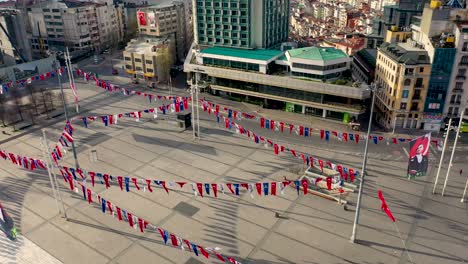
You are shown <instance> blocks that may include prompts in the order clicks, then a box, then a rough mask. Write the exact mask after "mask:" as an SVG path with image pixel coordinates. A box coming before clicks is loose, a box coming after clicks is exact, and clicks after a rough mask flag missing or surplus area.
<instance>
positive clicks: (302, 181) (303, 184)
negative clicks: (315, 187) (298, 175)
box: [301, 179, 309, 194]
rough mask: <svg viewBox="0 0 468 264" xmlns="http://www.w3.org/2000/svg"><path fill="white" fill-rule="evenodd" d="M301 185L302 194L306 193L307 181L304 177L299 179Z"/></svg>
mask: <svg viewBox="0 0 468 264" xmlns="http://www.w3.org/2000/svg"><path fill="white" fill-rule="evenodd" d="M301 185H302V189H303V191H304V194H307V191H308V189H309V181H308V180H306V179H302V180H301Z"/></svg>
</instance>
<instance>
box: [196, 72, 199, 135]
mask: <svg viewBox="0 0 468 264" xmlns="http://www.w3.org/2000/svg"><path fill="white" fill-rule="evenodd" d="M195 76H196V78H195V96H196V100H197V106H196V108H197V137H198V140H200V109H199V108H200V107H199V106H198V100H199V99H198V95H199V93H200V90H199V88H198V73H195Z"/></svg>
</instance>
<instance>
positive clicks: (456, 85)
mask: <svg viewBox="0 0 468 264" xmlns="http://www.w3.org/2000/svg"><path fill="white" fill-rule="evenodd" d="M462 88H463V83H462V82H456V83H455V89H459V90H460V89H462Z"/></svg>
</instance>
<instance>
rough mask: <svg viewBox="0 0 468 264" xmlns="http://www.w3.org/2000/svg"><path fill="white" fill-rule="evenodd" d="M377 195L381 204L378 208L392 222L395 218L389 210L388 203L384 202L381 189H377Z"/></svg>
mask: <svg viewBox="0 0 468 264" xmlns="http://www.w3.org/2000/svg"><path fill="white" fill-rule="evenodd" d="M378 195H379V199H380V201H381V202H382V205H381V206H380V208H381V209H382V210H383V211H384V212H385V213H386V214H387V216H388V218H390V220H392V222H395V221H396V219H395V217H393V214H392V212H391V211H390V208H388V205H387V203H386V202H385V199H384V197H383V194H382V191H381V190H378Z"/></svg>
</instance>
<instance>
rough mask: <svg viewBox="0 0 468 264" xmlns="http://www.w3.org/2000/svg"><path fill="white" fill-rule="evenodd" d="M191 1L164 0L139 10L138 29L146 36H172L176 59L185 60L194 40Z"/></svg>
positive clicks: (141, 34) (140, 33)
mask: <svg viewBox="0 0 468 264" xmlns="http://www.w3.org/2000/svg"><path fill="white" fill-rule="evenodd" d="M191 12H192V5H191V1H163V2H162V3H160V4H157V5H154V6H150V7H146V8H141V9H139V10H138V11H137V20H138V31H139V35H140V36H144V37H165V36H170V37H172V38H173V39H174V40H175V49H176V54H175V55H176V59H177V60H178V61H183V60H184V59H185V56H186V55H187V51H188V49H189V48H190V45H191V44H192V41H193V33H192V32H193V25H192V19H191V17H192V15H191Z"/></svg>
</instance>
